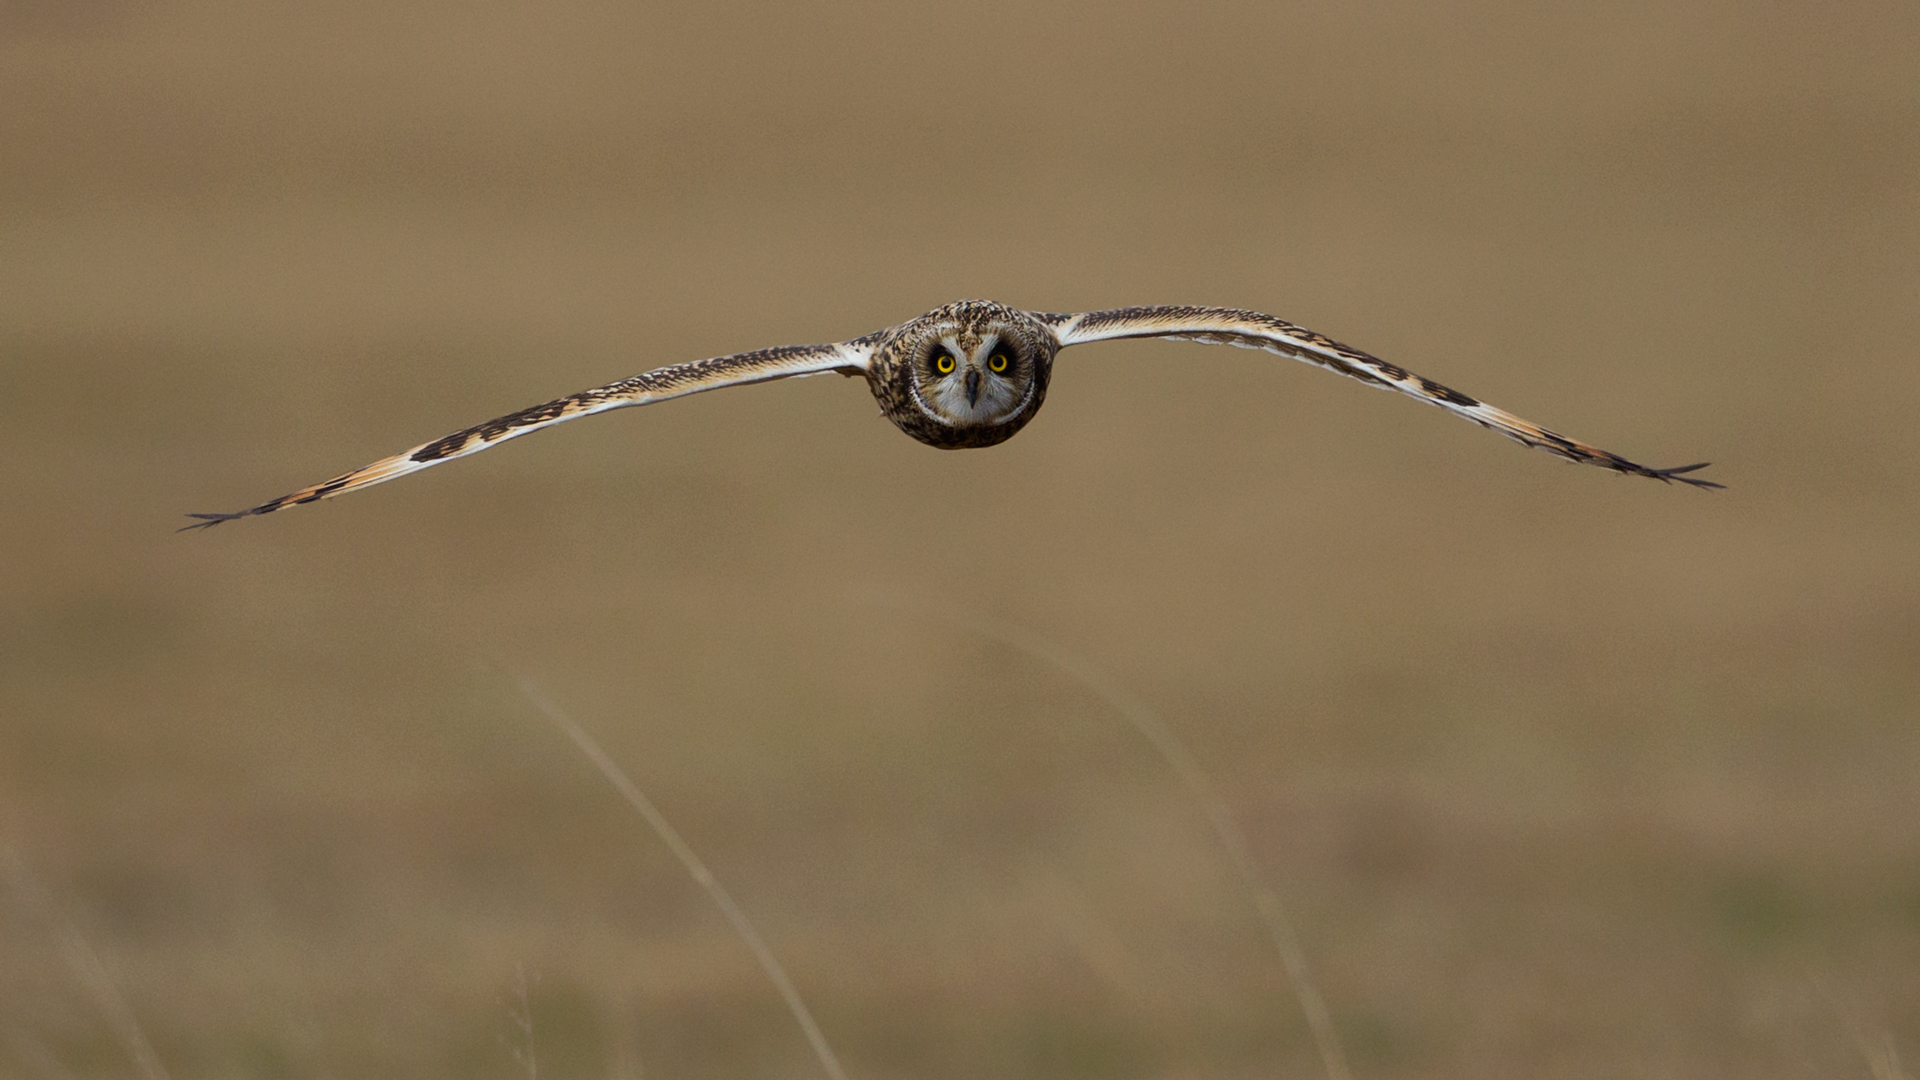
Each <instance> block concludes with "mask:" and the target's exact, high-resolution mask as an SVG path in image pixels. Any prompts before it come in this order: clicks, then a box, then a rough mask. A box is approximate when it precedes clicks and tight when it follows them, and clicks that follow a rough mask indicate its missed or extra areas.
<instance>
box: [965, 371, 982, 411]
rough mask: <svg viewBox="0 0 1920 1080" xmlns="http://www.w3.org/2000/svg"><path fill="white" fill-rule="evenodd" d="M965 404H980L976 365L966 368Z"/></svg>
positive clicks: (978, 376) (978, 375) (978, 377)
mask: <svg viewBox="0 0 1920 1080" xmlns="http://www.w3.org/2000/svg"><path fill="white" fill-rule="evenodd" d="M967 404H968V405H969V406H972V405H978V404H980V369H979V368H977V367H970V368H968V369H967Z"/></svg>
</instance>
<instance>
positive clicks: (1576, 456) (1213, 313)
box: [1037, 307, 1724, 488]
mask: <svg viewBox="0 0 1920 1080" xmlns="http://www.w3.org/2000/svg"><path fill="white" fill-rule="evenodd" d="M1037 317H1038V318H1039V319H1040V320H1041V321H1042V322H1045V323H1046V324H1048V325H1049V326H1050V327H1052V329H1053V332H1054V335H1055V337H1057V338H1058V339H1059V342H1060V347H1061V348H1065V347H1067V346H1068V345H1081V344H1085V343H1087V342H1090V341H1110V340H1115V339H1119V338H1144V337H1157V338H1176V339H1180V340H1185V341H1199V342H1205V343H1207V344H1210V345H1236V346H1239V347H1240V348H1243V349H1265V350H1266V351H1267V352H1270V353H1277V354H1279V355H1281V356H1288V357H1292V358H1293V359H1295V360H1301V361H1305V362H1306V363H1309V364H1315V365H1318V366H1319V367H1323V368H1326V369H1327V370H1328V371H1334V372H1338V373H1340V374H1342V375H1345V376H1347V377H1349V378H1353V379H1359V380H1360V381H1361V382H1364V383H1369V384H1371V385H1374V386H1378V387H1382V388H1384V389H1388V390H1398V391H1399V392H1400V393H1403V394H1406V395H1408V396H1409V397H1414V398H1418V399H1420V400H1421V401H1424V402H1427V403H1428V404H1430V405H1438V406H1439V407H1440V408H1443V409H1445V410H1447V411H1448V412H1450V413H1453V414H1454V415H1455V416H1459V417H1463V418H1465V419H1468V420H1471V421H1473V422H1474V423H1476V424H1479V425H1480V426H1481V427H1484V428H1491V429H1492V430H1494V431H1497V432H1499V433H1500V434H1502V435H1505V436H1506V437H1507V438H1509V439H1512V440H1514V441H1515V442H1518V443H1521V444H1523V445H1526V446H1532V447H1536V448H1538V449H1541V450H1545V451H1546V452H1548V453H1549V454H1557V455H1559V456H1560V457H1563V458H1566V459H1567V460H1568V461H1578V462H1581V463H1583V464H1587V465H1598V466H1600V467H1601V468H1603V469H1612V470H1613V471H1615V472H1619V473H1631V474H1633V475H1635V476H1650V477H1652V478H1653V479H1655V480H1665V481H1668V482H1671V481H1674V480H1678V481H1680V482H1681V483H1683V484H1691V485H1693V486H1694V487H1699V488H1718V487H1723V486H1724V485H1721V484H1716V483H1714V482H1713V481H1711V480H1701V479H1698V478H1697V477H1692V476H1684V475H1682V474H1683V473H1690V472H1693V471H1694V470H1696V469H1704V468H1706V467H1707V463H1706V462H1701V463H1700V464H1698V465H1682V466H1680V467H1678V468H1673V469H1650V468H1648V467H1647V466H1645V465H1640V464H1637V463H1635V462H1632V461H1628V460H1627V459H1626V458H1623V457H1621V456H1620V455H1618V454H1615V453H1613V452H1611V451H1608V450H1602V449H1600V448H1599V447H1597V446H1589V445H1588V444H1586V443H1583V442H1580V441H1578V440H1576V439H1569V438H1567V437H1566V436H1565V435H1562V434H1560V433H1559V432H1556V431H1552V430H1549V429H1547V428H1544V427H1541V426H1540V425H1538V424H1536V423H1533V422H1532V421H1530V420H1522V419H1521V418H1519V417H1518V416H1515V415H1513V414H1512V413H1510V412H1507V411H1506V410H1504V409H1497V408H1494V407H1493V406H1492V405H1488V404H1486V403H1485V402H1483V401H1478V400H1476V399H1474V398H1471V397H1468V396H1467V395H1466V394H1463V393H1461V392H1460V391H1458V390H1454V389H1452V388H1451V387H1446V386H1442V385H1440V384H1439V383H1437V382H1434V381H1433V380H1432V379H1427V378H1423V377H1421V376H1419V375H1415V374H1414V373H1413V372H1411V371H1408V370H1406V369H1405V368H1400V367H1396V366H1394V365H1392V364H1389V363H1387V362H1386V361H1385V360H1381V359H1380V358H1378V357H1375V356H1371V355H1368V354H1367V353H1364V352H1361V351H1360V350H1359V349H1356V348H1353V347H1352V346H1349V345H1342V344H1340V343H1339V342H1337V341H1335V340H1333V339H1332V338H1329V337H1326V336H1325V335H1322V334H1316V333H1314V332H1313V331H1311V330H1308V329H1305V328H1304V327H1299V326H1295V325H1294V324H1292V323H1290V322H1287V321H1286V320H1285V319H1277V318H1275V317H1273V316H1272V315H1265V314H1262V313H1260V312H1258V311H1243V310H1240V309H1237V308H1214V307H1131V308H1116V309H1114V310H1111V311H1088V312H1082V313H1080V314H1078V315H1046V314H1040V315H1038V316H1037Z"/></svg>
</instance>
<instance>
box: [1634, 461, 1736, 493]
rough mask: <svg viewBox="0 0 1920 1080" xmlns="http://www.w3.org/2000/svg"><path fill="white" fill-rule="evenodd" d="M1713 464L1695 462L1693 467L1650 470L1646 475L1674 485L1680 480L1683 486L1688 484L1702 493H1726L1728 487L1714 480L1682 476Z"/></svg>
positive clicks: (1682, 466) (1709, 462)
mask: <svg viewBox="0 0 1920 1080" xmlns="http://www.w3.org/2000/svg"><path fill="white" fill-rule="evenodd" d="M1711 464H1713V462H1711V461H1700V462H1695V463H1694V464H1692V465H1681V466H1679V467H1678V468H1673V469H1648V470H1647V471H1646V475H1648V476H1651V477H1653V478H1654V479H1655V480H1660V481H1664V482H1666V483H1669V484H1671V483H1673V482H1674V481H1675V480H1678V481H1680V482H1681V483H1683V484H1687V485H1689V486H1692V487H1697V488H1699V489H1700V490H1702V491H1725V490H1726V489H1727V485H1725V484H1720V483H1715V482H1714V481H1712V480H1702V479H1701V478H1700V477H1697V476H1682V475H1681V474H1682V473H1690V472H1693V471H1695V470H1697V469H1704V468H1706V467H1707V466H1709V465H1711Z"/></svg>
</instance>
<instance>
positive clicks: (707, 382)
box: [181, 338, 873, 532]
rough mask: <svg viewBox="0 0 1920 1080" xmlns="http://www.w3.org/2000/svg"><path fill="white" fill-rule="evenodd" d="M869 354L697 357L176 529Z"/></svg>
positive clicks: (847, 370) (827, 349) (867, 349)
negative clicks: (581, 420) (570, 425)
mask: <svg viewBox="0 0 1920 1080" xmlns="http://www.w3.org/2000/svg"><path fill="white" fill-rule="evenodd" d="M872 356H873V347H872V345H871V344H869V339H867V338H860V339H856V340H854V341H846V342H840V343H838V344H834V345H785V346H781V347H780V348H777V349H761V350H759V351H758V352H745V353H735V354H734V355H732V356H716V357H714V358H713V359H711V360H696V361H694V362H693V363H691V364H675V365H674V366H672V367H663V368H657V369H655V370H653V371H649V372H646V373H645V374H641V375H635V376H634V377H632V378H630V379H622V380H620V381H619V382H617V383H609V384H607V385H606V386H598V387H595V388H593V389H592V390H582V391H581V392H579V393H577V394H572V395H569V396H567V397H563V398H556V399H554V400H553V401H549V402H547V403H546V404H544V405H535V406H533V407H532V408H530V409H521V410H520V411H519V412H516V413H508V414H507V415H505V416H502V417H499V418H497V419H493V420H489V421H487V422H486V423H484V424H475V425H474V426H472V427H470V428H467V429H465V430H463V431H456V432H454V433H453V434H451V435H448V436H446V437H445V438H440V439H435V440H433V441H432V442H430V443H423V444H421V445H419V446H416V447H414V448H413V449H411V450H408V451H405V452H403V453H399V454H395V455H393V456H392V457H389V458H381V459H380V460H379V461H376V462H374V463H373V464H371V465H367V466H365V467H363V468H359V469H355V470H353V471H352V472H350V473H342V474H341V475H339V476H336V477H334V478H333V479H331V480H328V481H327V482H325V483H323V484H315V485H313V486H312V487H310V488H302V489H301V490H299V491H296V492H294V493H293V494H291V495H282V496H280V497H279V498H277V499H274V500H272V501H270V502H263V503H261V504H260V505H259V506H256V507H253V508H252V509H249V510H242V511H240V512H239V513H235V514H188V515H187V516H188V517H193V518H199V519H200V520H199V521H198V522H196V523H195V524H192V525H187V526H184V527H183V528H182V530H181V531H183V532H184V531H186V529H204V528H207V527H208V526H210V525H218V524H220V523H221V522H223V521H232V520H234V519H235V518H243V517H250V516H252V515H254V514H271V513H273V512H274V511H275V510H278V509H280V508H281V507H283V506H293V505H295V504H298V503H310V502H317V501H319V500H321V499H331V498H333V497H334V496H335V495H344V494H346V493H347V492H349V491H358V490H360V489H361V488H364V487H372V486H373V485H375V484H378V483H382V482H384V481H387V480H392V479H393V478H394V477H397V476H405V475H407V474H408V473H411V472H419V471H420V470H421V469H425V468H429V467H431V466H434V465H438V464H440V463H441V462H443V461H451V460H453V459H454V458H457V457H465V456H466V455H468V454H474V453H478V452H480V451H482V450H485V449H486V448H487V447H489V446H493V445H495V444H497V443H503V442H505V441H507V440H508V439H515V438H519V437H520V436H522V435H525V434H527V433H528V432H530V431H538V430H539V429H541V428H543V427H551V426H553V425H554V424H558V423H562V422H564V421H567V420H573V419H576V418H578V417H582V416H591V415H592V414H594V413H599V412H606V411H608V410H610V409H626V408H631V407H632V406H635V405H651V404H653V403H654V402H656V401H666V400H668V399H670V398H677V397H686V396H687V395H688V394H698V393H701V392H703V391H706V390H718V389H720V388H721V387H723V386H742V385H745V384H747V383H757V382H768V381H770V380H773V379H786V378H792V377H793V376H796V375H815V374H818V373H820V372H823V371H839V372H842V373H844V374H848V375H854V374H859V373H861V372H864V371H866V369H867V362H868V361H869V360H870V359H871V358H872Z"/></svg>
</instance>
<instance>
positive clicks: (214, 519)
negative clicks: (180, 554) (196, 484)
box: [173, 510, 253, 533]
mask: <svg viewBox="0 0 1920 1080" xmlns="http://www.w3.org/2000/svg"><path fill="white" fill-rule="evenodd" d="M251 513H253V511H251V510H242V511H240V512H239V513H237V514H188V515H187V516H188V517H190V518H199V519H201V520H199V521H196V522H194V523H193V524H191V525H182V526H180V527H179V528H177V529H175V530H173V531H174V532H177V533H183V532H192V531H193V530H195V529H211V528H213V527H214V526H215V525H218V524H220V523H221V522H223V521H238V520H239V519H241V518H243V517H246V516H247V515H248V514H251Z"/></svg>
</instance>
